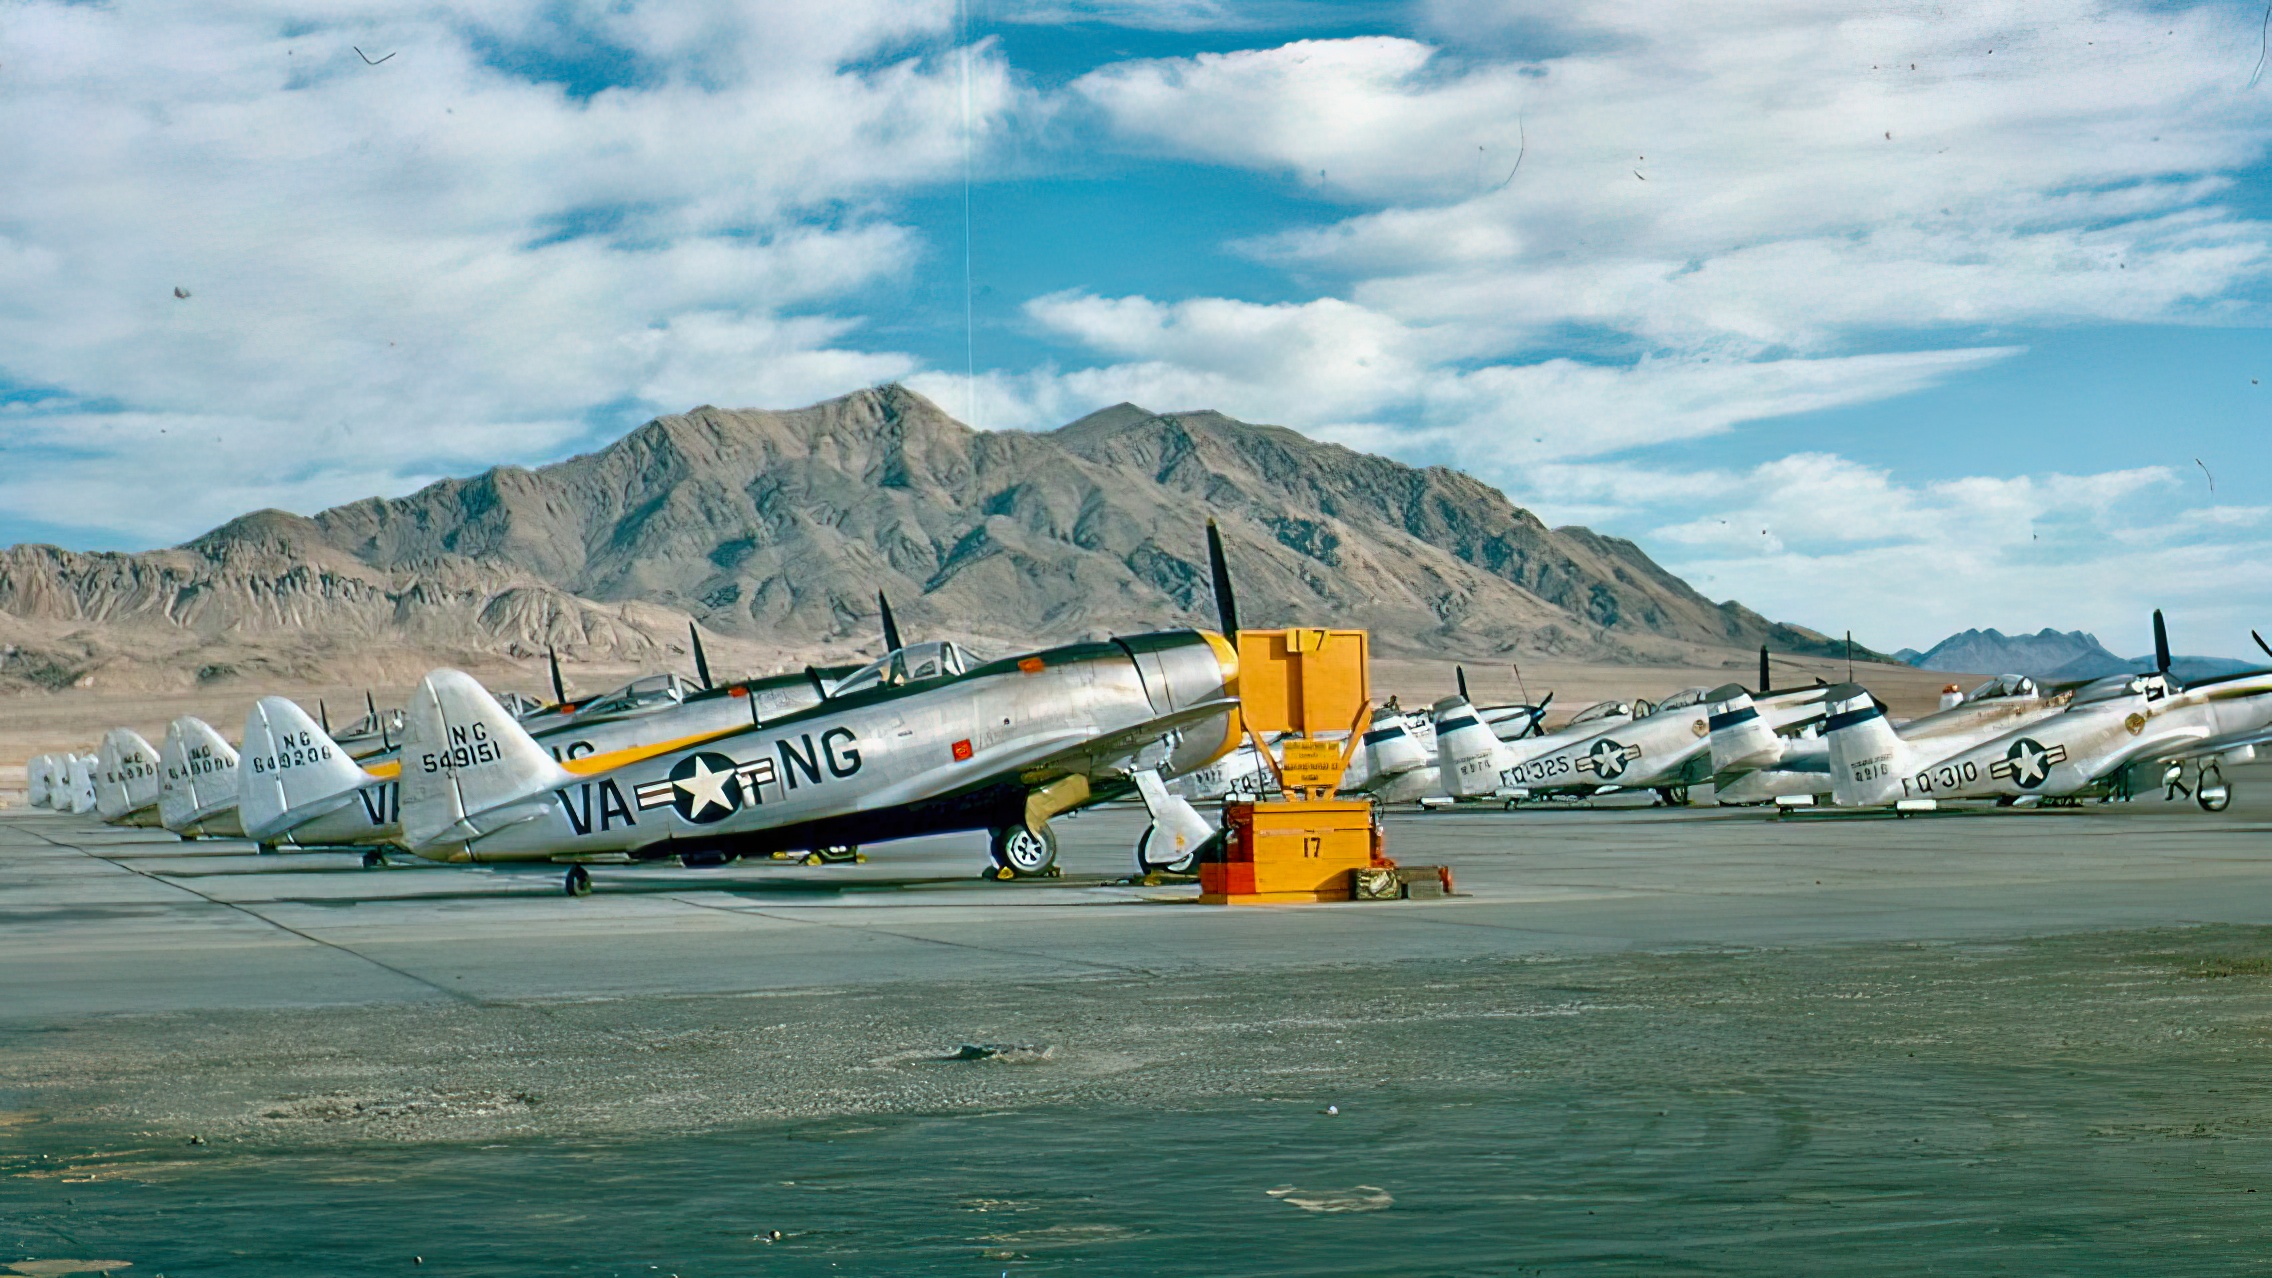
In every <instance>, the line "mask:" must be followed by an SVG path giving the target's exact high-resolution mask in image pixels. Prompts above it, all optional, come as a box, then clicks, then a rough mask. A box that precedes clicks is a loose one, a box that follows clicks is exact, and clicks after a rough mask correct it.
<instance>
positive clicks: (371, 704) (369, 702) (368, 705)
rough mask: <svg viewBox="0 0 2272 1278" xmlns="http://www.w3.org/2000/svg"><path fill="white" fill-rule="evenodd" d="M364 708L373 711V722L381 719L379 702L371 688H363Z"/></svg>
mask: <svg viewBox="0 0 2272 1278" xmlns="http://www.w3.org/2000/svg"><path fill="white" fill-rule="evenodd" d="M363 708H364V709H365V710H368V711H370V712H371V722H373V723H377V722H378V721H379V702H378V699H377V698H376V697H373V696H372V695H371V690H370V689H369V688H365V689H363Z"/></svg>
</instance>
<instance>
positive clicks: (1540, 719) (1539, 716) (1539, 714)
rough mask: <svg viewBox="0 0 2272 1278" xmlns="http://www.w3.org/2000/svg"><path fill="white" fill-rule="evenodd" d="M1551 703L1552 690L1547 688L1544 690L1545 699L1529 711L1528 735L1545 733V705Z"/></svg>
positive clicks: (1543, 734)
mask: <svg viewBox="0 0 2272 1278" xmlns="http://www.w3.org/2000/svg"><path fill="white" fill-rule="evenodd" d="M1553 704H1554V690H1553V689H1551V688H1549V689H1547V692H1546V700H1544V701H1541V702H1539V703H1538V708H1537V709H1536V710H1533V711H1531V712H1530V733H1529V735H1531V736H1534V737H1543V736H1545V735H1546V707H1548V706H1550V705H1553Z"/></svg>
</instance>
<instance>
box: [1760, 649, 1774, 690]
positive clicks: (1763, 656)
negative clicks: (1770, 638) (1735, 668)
mask: <svg viewBox="0 0 2272 1278" xmlns="http://www.w3.org/2000/svg"><path fill="white" fill-rule="evenodd" d="M1773 686H1775V685H1773V684H1771V683H1769V682H1768V681H1767V645H1766V644H1761V645H1759V695H1760V696H1763V697H1764V696H1766V695H1767V690H1768V689H1769V688H1771V687H1773Z"/></svg>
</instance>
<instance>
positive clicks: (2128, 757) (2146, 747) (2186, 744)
mask: <svg viewBox="0 0 2272 1278" xmlns="http://www.w3.org/2000/svg"><path fill="white" fill-rule="evenodd" d="M2232 735H2239V734H2232ZM2219 739H2220V738H2216V737H2211V736H2209V735H2208V734H2207V733H2204V732H2201V731H2198V730H2194V731H2187V732H2173V733H2170V734H2168V735H2166V736H2159V737H2147V738H2145V739H2144V740H2141V741H2136V742H2133V743H2132V744H2131V746H2130V748H2129V749H2127V750H2123V751H2121V752H2120V753H2118V754H2110V755H2108V756H2107V757H2106V758H2104V759H2101V760H2099V764H2098V768H2097V770H2096V771H2094V772H2092V773H2091V780H2093V781H2103V780H2105V779H2106V778H2108V777H2110V776H2113V775H2114V774H2115V773H2117V772H2120V771H2121V770H2122V769H2124V768H2127V767H2129V766H2130V765H2131V764H2133V763H2137V762H2140V761H2141V760H2146V759H2153V760H2157V761H2165V762H2166V761H2168V760H2171V759H2190V758H2192V757H2193V756H2195V755H2197V754H2204V753H2209V752H2208V751H2204V750H2202V749H2201V748H2200V747H2201V746H2202V744H2203V743H2204V742H2207V741H2215V740H2219ZM2216 748H2217V749H2219V750H2230V749H2232V748H2233V747H2232V746H2229V745H2227V746H2219V747H2216Z"/></svg>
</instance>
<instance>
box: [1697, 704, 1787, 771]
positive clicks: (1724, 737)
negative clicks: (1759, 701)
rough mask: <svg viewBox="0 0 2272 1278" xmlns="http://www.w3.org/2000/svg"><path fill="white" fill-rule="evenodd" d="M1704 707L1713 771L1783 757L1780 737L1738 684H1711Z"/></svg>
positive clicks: (1748, 768)
mask: <svg viewBox="0 0 2272 1278" xmlns="http://www.w3.org/2000/svg"><path fill="white" fill-rule="evenodd" d="M1704 708H1705V714H1706V718H1705V723H1706V724H1707V725H1709V731H1710V732H1711V734H1712V771H1713V773H1714V774H1715V775H1720V774H1725V773H1729V772H1748V771H1751V770H1753V769H1756V768H1764V767H1766V766H1768V765H1769V764H1772V763H1775V762H1777V761H1778V760H1780V759H1781V758H1782V757H1783V741H1782V738H1780V737H1778V736H1776V735H1775V733H1774V731H1773V730H1772V729H1770V728H1769V727H1768V726H1767V720H1766V719H1764V718H1762V717H1761V716H1760V713H1759V708H1758V707H1757V706H1755V705H1753V704H1752V700H1751V694H1750V693H1749V692H1747V691H1745V690H1744V688H1743V686H1742V685H1741V684H1734V683H1731V684H1727V685H1725V686H1723V687H1718V688H1714V689H1713V690H1712V691H1711V692H1710V693H1708V694H1707V695H1706V696H1705V698H1704Z"/></svg>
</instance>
